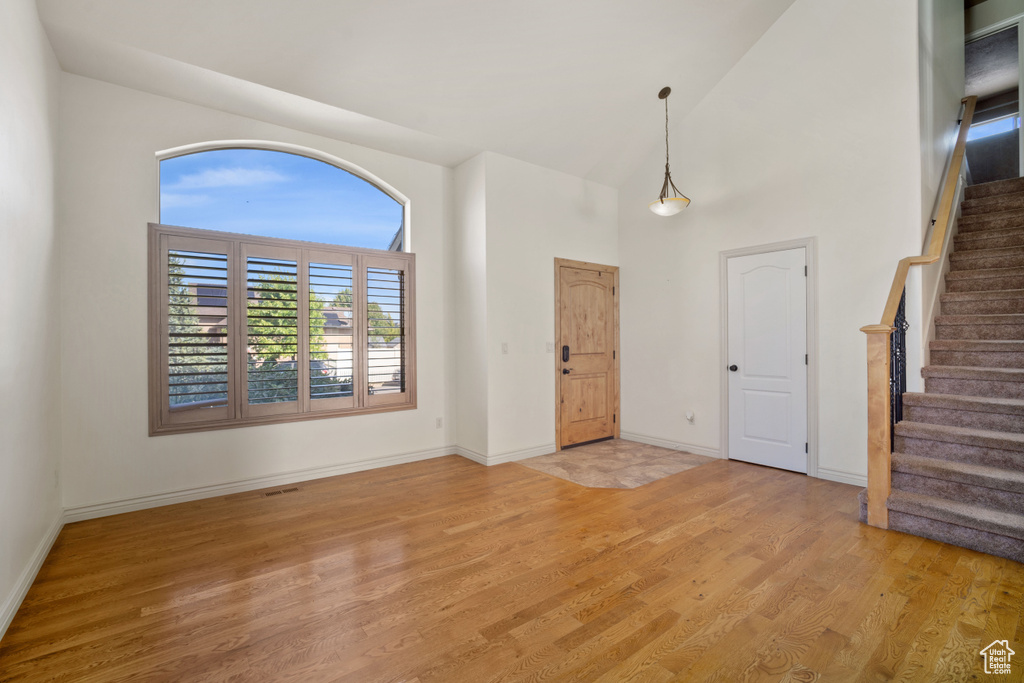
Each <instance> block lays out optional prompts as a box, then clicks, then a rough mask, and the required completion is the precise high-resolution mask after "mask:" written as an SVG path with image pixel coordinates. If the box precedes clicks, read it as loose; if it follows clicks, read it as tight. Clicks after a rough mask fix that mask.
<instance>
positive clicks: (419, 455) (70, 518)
mask: <svg viewBox="0 0 1024 683" xmlns="http://www.w3.org/2000/svg"><path fill="white" fill-rule="evenodd" d="M457 452H458V449H457V448H455V447H454V446H444V447H441V448H433V449H430V450H426V451H414V452H412V453H400V454H398V455H386V456H382V457H378V458H367V459H365V460H357V461H355V462H349V463H344V464H341V465H329V466H327V467H311V468H309V469H303V470H293V471H291V472H282V473H280V474H272V475H268V476H265V477H253V478H251V479H243V480H241V481H233V482H229V483H225V484H214V485H212V486H199V487H197V488H192V489H183V490H180V491H170V492H168V493H158V494H155V495H152V496H139V497H137V498H127V499H124V500H114V501H109V502H106V503H97V504H94V505H79V506H76V507H70V508H65V510H64V522H65V523H67V522H80V521H82V520H85V519H94V518H96V517H106V516H107V515H118V514H121V513H122V512H134V511H136V510H145V509H147V508H154V507H160V506H162V505H174V504H175V503H186V502H188V501H190V500H200V499H202V498H212V497H214V496H227V495H230V494H232V493H244V492H245V491H255V490H257V489H262V488H267V487H270V486H281V485H284V484H294V483H295V482H299V481H308V480H310V479H322V478H324V477H333V476H337V475H339V474H349V473H351V472H361V471H363V470H370V469H375V468H378V467H388V466H389V465H402V464H404V463H408V462H416V461H419V460H429V459H431V458H439V457H442V456H445V455H452V454H454V453H457Z"/></svg>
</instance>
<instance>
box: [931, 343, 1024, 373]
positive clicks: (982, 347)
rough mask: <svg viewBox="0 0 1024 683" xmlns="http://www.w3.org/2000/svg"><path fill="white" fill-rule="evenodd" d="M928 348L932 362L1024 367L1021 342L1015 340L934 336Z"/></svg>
mask: <svg viewBox="0 0 1024 683" xmlns="http://www.w3.org/2000/svg"><path fill="white" fill-rule="evenodd" d="M928 347H929V349H930V350H931V364H932V365H944V366H964V367H989V368H1024V341H1020V340H1016V339H937V340H935V341H933V342H930V343H929V344H928Z"/></svg>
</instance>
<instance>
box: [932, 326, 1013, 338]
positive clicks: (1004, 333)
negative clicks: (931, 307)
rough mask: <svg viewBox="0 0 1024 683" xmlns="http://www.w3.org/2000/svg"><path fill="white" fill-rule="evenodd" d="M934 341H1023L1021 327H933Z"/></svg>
mask: <svg viewBox="0 0 1024 683" xmlns="http://www.w3.org/2000/svg"><path fill="white" fill-rule="evenodd" d="M935 338H936V339H949V340H953V339H1004V340H1005V339H1024V324H1022V325H940V324H936V325H935Z"/></svg>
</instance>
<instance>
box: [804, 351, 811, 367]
mask: <svg viewBox="0 0 1024 683" xmlns="http://www.w3.org/2000/svg"><path fill="white" fill-rule="evenodd" d="M804 365H810V363H808V362H807V354H806V353H805V354H804Z"/></svg>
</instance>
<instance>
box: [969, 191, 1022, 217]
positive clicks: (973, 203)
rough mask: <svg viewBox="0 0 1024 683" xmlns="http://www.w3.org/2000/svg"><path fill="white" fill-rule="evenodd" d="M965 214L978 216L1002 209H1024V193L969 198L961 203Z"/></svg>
mask: <svg viewBox="0 0 1024 683" xmlns="http://www.w3.org/2000/svg"><path fill="white" fill-rule="evenodd" d="M960 209H961V213H962V214H963V215H964V216H978V215H981V214H986V213H996V212H1002V211H1018V210H1022V209H1024V194H1022V193H1020V192H1017V193H1014V194H1001V195H996V196H994V197H983V198H980V199H967V200H964V202H963V203H962V204H961V205H960Z"/></svg>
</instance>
